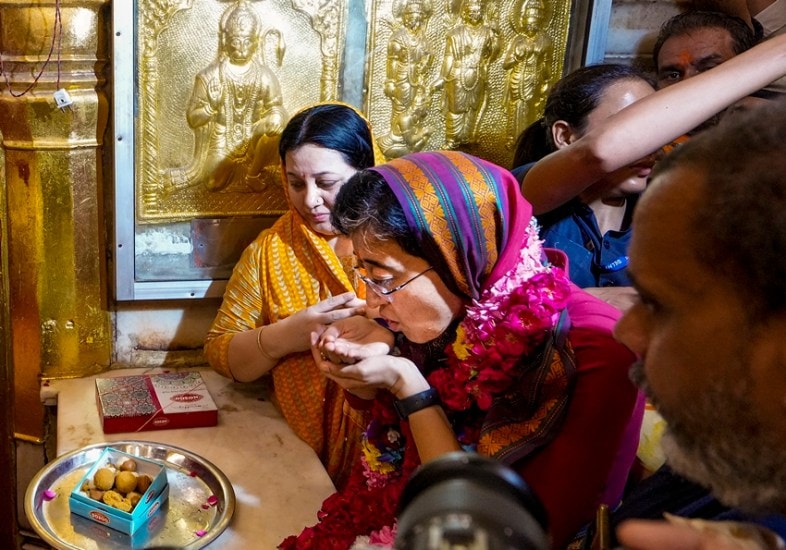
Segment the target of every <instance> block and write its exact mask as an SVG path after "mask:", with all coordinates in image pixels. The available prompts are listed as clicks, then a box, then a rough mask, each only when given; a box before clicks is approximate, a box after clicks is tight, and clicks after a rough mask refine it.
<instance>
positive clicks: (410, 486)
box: [395, 452, 549, 550]
mask: <svg viewBox="0 0 786 550" xmlns="http://www.w3.org/2000/svg"><path fill="white" fill-rule="evenodd" d="M398 518H399V520H398V531H397V535H396V543H395V547H396V548H398V549H400V550H431V549H434V550H437V549H439V550H445V549H451V548H461V549H466V550H513V549H516V550H547V549H548V548H549V541H548V536H547V534H546V533H547V527H548V526H547V518H546V511H545V509H544V508H543V505H542V504H541V502H540V500H539V499H538V498H537V496H536V495H535V494H534V493H533V491H532V490H531V489H530V487H529V485H527V483H526V482H525V481H524V480H523V479H521V477H520V476H519V475H518V474H517V473H516V472H514V471H513V470H512V469H510V468H508V467H507V466H505V465H504V464H502V463H501V462H499V461H496V460H493V459H490V458H487V457H483V456H480V455H477V454H472V453H463V452H456V453H450V454H447V455H445V456H442V457H440V458H438V459H436V460H434V461H432V462H429V463H427V464H425V465H423V466H421V467H420V468H419V469H418V470H417V471H416V472H415V473H414V474H413V476H412V478H411V479H410V480H409V481H408V482H407V485H406V486H405V488H404V491H403V493H402V496H401V500H400V502H399V509H398Z"/></svg>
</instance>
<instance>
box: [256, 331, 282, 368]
mask: <svg viewBox="0 0 786 550" xmlns="http://www.w3.org/2000/svg"><path fill="white" fill-rule="evenodd" d="M264 331H265V327H260V329H259V332H257V349H258V350H259V353H261V354H262V357H264V358H265V359H267V360H268V361H270V362H271V363H276V362H277V361H278V359H276V358H275V357H273V356H272V355H270V354H269V353H268V351H267V350H266V349H265V345H264V344H263V343H262V333H263V332H264Z"/></svg>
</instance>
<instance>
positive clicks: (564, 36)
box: [365, 0, 571, 166]
mask: <svg viewBox="0 0 786 550" xmlns="http://www.w3.org/2000/svg"><path fill="white" fill-rule="evenodd" d="M570 6H571V2H570V0H515V1H513V2H497V1H494V0H445V1H440V0H373V6H372V16H371V18H370V19H371V27H370V31H369V49H368V54H369V63H368V75H367V79H368V94H367V100H366V105H365V110H366V111H367V112H368V113H370V117H371V121H372V124H373V125H374V130H375V133H376V134H377V135H378V136H379V137H380V139H381V145H382V147H383V151H384V152H385V154H386V155H388V156H389V157H394V156H400V155H401V154H404V153H407V152H411V151H416V150H428V149H460V150H464V151H467V152H469V153H473V154H476V155H478V156H480V157H483V158H486V159H489V160H491V161H494V162H497V163H499V164H502V165H504V166H507V165H508V164H509V163H510V159H511V158H512V154H513V144H514V141H515V138H516V136H517V135H518V133H519V132H520V131H521V129H523V128H524V127H526V125H528V124H529V123H530V122H532V121H533V120H535V119H537V118H538V117H539V116H541V114H542V109H543V101H544V99H545V96H546V95H547V93H548V90H549V88H550V85H551V84H552V83H553V82H554V81H556V80H557V79H559V77H560V76H561V74H562V66H563V59H564V52H565V48H566V44H567V40H568V31H569V27H570Z"/></svg>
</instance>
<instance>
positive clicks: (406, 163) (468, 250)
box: [373, 152, 532, 299]
mask: <svg viewBox="0 0 786 550" xmlns="http://www.w3.org/2000/svg"><path fill="white" fill-rule="evenodd" d="M373 170H375V171H377V172H379V173H380V174H381V175H382V176H383V177H384V178H385V180H386V181H387V182H388V184H389V185H390V188H391V189H392V190H393V193H394V194H395V195H396V198H397V199H398V200H399V203H401V205H402V207H403V208H404V214H405V215H406V217H407V222H408V224H409V226H410V227H411V228H412V229H413V231H415V232H416V234H417V235H418V237H419V240H420V243H419V244H420V245H421V249H422V250H423V251H424V252H425V253H426V254H425V255H426V256H427V257H429V259H432V258H431V256H434V258H433V262H434V263H433V265H434V266H435V267H436V268H437V272H438V273H439V274H440V276H441V277H442V279H443V280H445V281H455V285H456V286H457V287H458V288H459V290H460V291H461V293H462V294H464V295H465V296H468V297H470V298H473V299H477V298H478V297H479V296H480V291H481V289H482V288H483V283H484V282H485V283H486V285H490V284H491V283H493V281H494V280H496V279H497V278H499V276H500V275H502V273H504V272H506V271H508V270H509V269H510V268H511V267H512V265H513V263H515V261H517V258H518V254H517V252H518V250H520V249H521V246H517V245H523V244H524V239H525V228H526V226H527V224H528V223H529V220H530V218H531V215H532V209H531V207H530V206H529V204H527V203H526V202H524V201H523V200H522V199H521V197H520V195H521V193H519V191H518V189H517V188H515V187H512V186H511V185H510V178H508V177H503V176H504V174H505V171H504V170H503V169H502V168H500V167H498V166H495V165H493V164H491V163H488V162H485V161H483V160H481V159H477V158H474V157H471V156H469V155H464V154H460V153H452V152H432V153H419V154H417V155H409V156H407V157H403V158H400V159H396V160H395V161H392V162H389V163H387V164H385V165H382V166H377V167H375V168H374V169H373ZM513 181H515V180H513ZM511 240H515V241H516V242H511ZM435 247H436V248H437V250H434V248H435ZM507 249H509V251H510V252H511V253H510V254H508V256H507V257H505V258H504V261H503V262H502V263H500V265H497V264H498V262H497V258H498V255H499V253H500V251H504V250H507ZM495 267H496V268H497V269H496V274H497V276H496V277H493V278H492V277H489V275H490V273H491V271H492V269H494V268H495ZM440 268H442V269H440ZM445 268H447V270H448V271H449V273H445Z"/></svg>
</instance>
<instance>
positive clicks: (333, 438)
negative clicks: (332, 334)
mask: <svg viewBox="0 0 786 550" xmlns="http://www.w3.org/2000/svg"><path fill="white" fill-rule="evenodd" d="M375 152H378V149H377V148H376V144H375ZM375 157H376V158H377V159H379V158H381V157H379V156H377V155H375ZM282 175H283V174H282ZM284 185H286V180H284ZM352 264H353V260H352V258H339V257H338V256H337V255H336V253H335V252H334V251H333V249H332V248H331V247H330V245H329V244H328V242H327V241H326V240H325V239H324V238H323V237H322V236H321V235H319V234H317V233H315V232H314V231H312V230H311V228H310V227H309V225H308V224H307V223H306V222H305V220H303V218H302V217H301V216H300V215H299V214H298V213H297V212H296V211H295V210H294V209H290V210H289V211H288V212H286V213H285V214H283V215H282V216H281V217H280V218H279V219H278V221H276V223H275V224H274V225H273V226H272V227H271V228H270V229H267V230H265V231H263V232H262V233H261V234H260V235H259V236H258V237H257V238H256V239H255V240H254V241H253V242H252V243H251V244H250V245H249V246H248V247H247V248H246V250H245V251H244V252H243V254H242V256H241V258H240V260H239V261H238V263H237V265H236V266H235V269H234V271H233V273H232V276H231V278H230V280H229V282H228V284H227V289H226V292H225V294H224V301H223V303H222V304H221V308H220V310H219V312H218V315H217V316H216V318H215V320H214V321H213V324H212V326H211V328H210V330H209V332H208V335H207V338H206V340H205V355H206V357H207V360H208V362H209V363H210V365H211V366H212V367H213V368H214V369H215V370H216V371H217V372H219V373H220V374H222V375H224V376H227V377H229V378H231V377H232V374H231V372H230V369H229V361H228V350H229V343H230V341H231V340H232V338H233V337H234V336H235V334H237V333H238V332H243V331H247V330H253V329H255V328H257V327H260V326H264V325H268V324H272V323H275V322H276V321H279V320H281V319H285V318H286V317H289V316H290V315H293V314H294V313H297V312H298V311H300V310H302V309H305V308H307V307H309V306H312V305H315V304H317V303H318V302H320V301H322V300H325V299H326V298H329V297H331V296H335V295H337V294H341V293H344V292H347V291H356V292H357V294H358V296H359V297H361V298H364V297H365V288H364V287H363V285H362V284H359V283H360V281H359V280H357V279H356V277H355V274H354V270H353V269H352V267H351V266H352ZM271 374H272V377H273V388H274V392H275V397H276V400H277V402H278V406H279V408H280V410H281V413H282V415H283V416H284V418H285V419H286V420H287V423H288V424H289V425H290V426H291V427H292V429H293V431H294V432H295V433H296V434H297V435H298V436H299V437H300V438H301V439H303V440H304V441H305V442H306V443H308V444H309V445H310V446H311V448H313V449H314V451H316V452H317V454H318V455H319V457H320V460H321V461H322V463H323V464H324V465H325V467H326V469H327V471H328V473H329V474H330V476H331V479H333V482H334V483H335V484H336V485H337V486H341V485H343V483H344V481H345V479H346V476H347V475H348V473H349V471H350V469H351V467H352V464H353V462H354V460H355V459H356V458H357V456H358V454H359V452H360V439H361V434H362V429H363V427H365V424H366V419H365V414H364V413H361V412H358V411H355V410H354V409H352V408H351V407H349V406H348V405H346V403H345V401H344V394H343V391H342V390H341V388H339V387H338V385H337V384H335V383H334V382H331V381H328V380H327V379H326V378H325V377H324V376H323V375H322V373H321V372H320V371H319V370H318V369H317V367H316V364H315V363H314V360H313V358H312V356H311V352H310V351H305V352H301V353H294V354H291V355H288V356H287V357H284V358H283V359H282V360H281V361H280V362H279V363H278V364H277V365H276V366H275V367H274V368H273V369H272V371H271Z"/></svg>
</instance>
